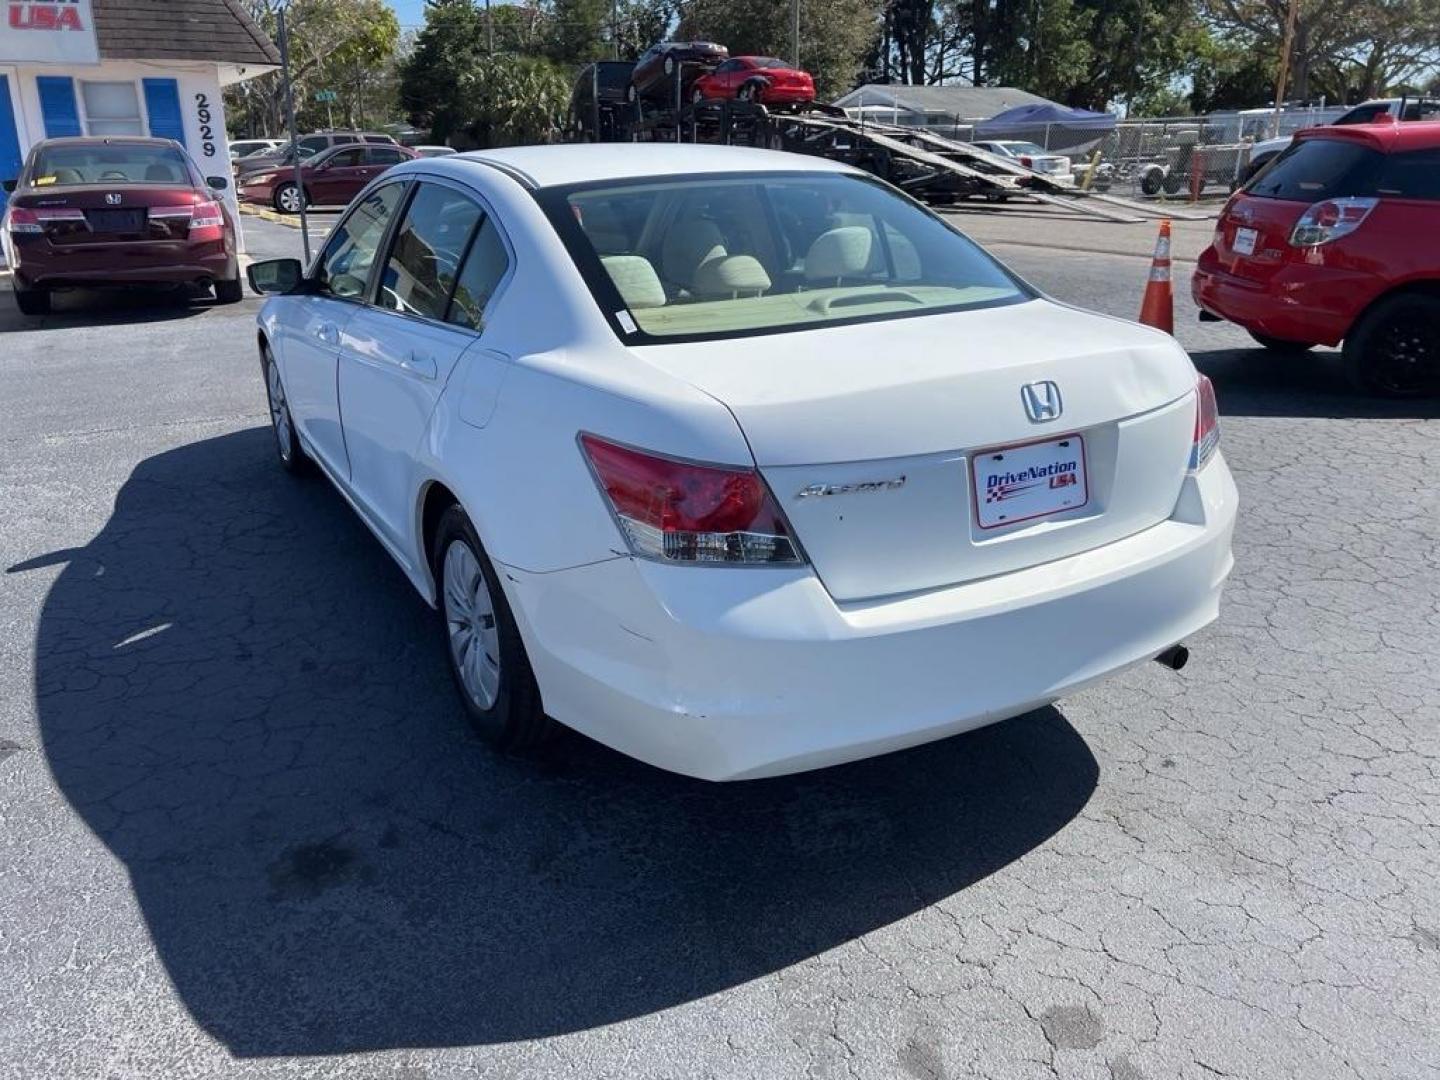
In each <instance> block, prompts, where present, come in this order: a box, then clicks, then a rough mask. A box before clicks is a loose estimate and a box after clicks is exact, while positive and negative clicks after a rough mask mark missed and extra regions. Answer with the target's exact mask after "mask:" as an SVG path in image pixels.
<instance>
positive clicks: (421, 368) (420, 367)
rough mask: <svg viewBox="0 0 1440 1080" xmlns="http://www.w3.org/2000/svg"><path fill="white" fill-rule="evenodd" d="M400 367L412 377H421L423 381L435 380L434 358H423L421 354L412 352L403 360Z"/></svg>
mask: <svg viewBox="0 0 1440 1080" xmlns="http://www.w3.org/2000/svg"><path fill="white" fill-rule="evenodd" d="M400 366H401V367H402V368H404V369H405V370H406V371H408V372H410V373H411V374H412V375H419V376H420V377H421V378H423V379H433V378H435V358H434V357H433V356H421V355H420V354H419V353H415V352H411V353H409V354H407V355H406V356H404V357H402V358H401V360H400Z"/></svg>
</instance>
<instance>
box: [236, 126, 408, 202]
mask: <svg viewBox="0 0 1440 1080" xmlns="http://www.w3.org/2000/svg"><path fill="white" fill-rule="evenodd" d="M419 156H420V155H419V154H417V153H416V152H415V151H414V150H411V149H410V148H409V147H407V146H387V145H381V144H372V143H363V144H362V143H352V144H350V145H348V146H336V147H332V148H331V149H329V150H324V151H321V152H320V153H318V154H316V155H315V156H314V157H312V158H310V159H309V160H308V161H306V162H305V163H304V164H302V165H301V166H300V184H301V187H299V188H297V187H296V186H295V166H294V165H277V166H275V168H273V169H266V170H264V171H263V172H257V173H253V174H251V175H250V176H246V177H242V178H241V180H240V197H241V198H242V199H245V200H246V201H247V202H255V203H265V204H267V205H269V206H273V207H274V208H275V209H276V210H279V211H281V212H282V213H286V214H295V213H299V211H300V205H301V201H302V194H301V193H302V191H303V201H304V203H305V205H307V206H345V205H346V204H347V203H349V202H350V200H351V199H353V198H354V197H355V196H356V195H358V194H360V190H361V188H363V187H364V186H365V185H366V184H368V183H370V181H371V180H373V179H375V177H377V176H379V175H380V174H381V173H382V172H384V171H385V170H386V169H388V168H390V166H391V165H399V164H400V162H402V161H409V160H410V159H411V158H415V157H419Z"/></svg>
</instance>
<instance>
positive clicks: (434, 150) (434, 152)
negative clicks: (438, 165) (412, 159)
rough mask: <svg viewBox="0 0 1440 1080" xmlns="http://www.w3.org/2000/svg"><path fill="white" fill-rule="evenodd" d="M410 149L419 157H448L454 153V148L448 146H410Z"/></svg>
mask: <svg viewBox="0 0 1440 1080" xmlns="http://www.w3.org/2000/svg"><path fill="white" fill-rule="evenodd" d="M410 149H412V150H414V151H415V152H416V153H417V154H419V155H420V156H421V157H449V156H450V155H451V154H453V153H455V149H454V148H453V147H450V146H412V147H411V148H410Z"/></svg>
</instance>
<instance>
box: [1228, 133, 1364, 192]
mask: <svg viewBox="0 0 1440 1080" xmlns="http://www.w3.org/2000/svg"><path fill="white" fill-rule="evenodd" d="M1384 161H1385V155H1384V154H1382V153H1380V152H1379V151H1378V150H1372V149H1371V148H1370V147H1368V146H1362V145H1360V144H1359V143H1353V142H1342V141H1341V140H1339V139H1308V140H1305V141H1302V142H1297V143H1294V144H1293V145H1291V147H1290V148H1289V149H1288V150H1286V151H1285V152H1284V153H1283V154H1281V155H1280V156H1279V157H1277V158H1276V159H1275V160H1274V161H1273V162H1271V163H1270V167H1269V168H1268V169H1264V170H1262V171H1261V172H1260V173H1259V174H1258V175H1257V176H1256V177H1255V179H1253V180H1251V181H1250V183H1249V185H1248V186H1247V187H1246V189H1245V191H1246V193H1247V194H1250V195H1258V196H1260V197H1261V198H1265V199H1285V200H1288V201H1290V202H1304V203H1315V202H1320V201H1322V200H1324V199H1338V198H1343V197H1345V196H1357V195H1360V196H1363V195H1372V194H1374V189H1375V183H1376V180H1377V179H1378V177H1379V174H1380V168H1381V166H1382V165H1383V163H1384Z"/></svg>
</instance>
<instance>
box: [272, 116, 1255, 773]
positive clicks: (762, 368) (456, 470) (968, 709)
mask: <svg viewBox="0 0 1440 1080" xmlns="http://www.w3.org/2000/svg"><path fill="white" fill-rule="evenodd" d="M250 273H251V282H252V284H253V285H254V287H255V288H256V289H257V290H258V291H261V292H264V293H269V294H271V296H270V299H269V300H268V301H267V302H266V303H265V305H264V307H263V308H262V310H261V313H260V317H259V350H260V357H261V362H262V364H263V368H264V376H265V382H266V386H267V388H268V391H269V401H270V412H271V416H272V419H273V422H274V429H275V436H276V441H277V444H278V448H279V457H280V462H281V464H283V465H284V466H285V467H286V468H287V469H291V470H293V469H296V468H298V467H300V466H301V465H302V462H310V463H313V464H314V465H315V466H316V467H318V468H319V470H320V471H321V472H323V473H324V474H325V475H326V476H327V477H329V479H330V480H331V481H332V482H333V483H334V485H335V486H336V487H337V488H338V489H339V490H340V492H341V494H342V495H343V496H344V497H345V498H346V499H347V500H348V501H349V502H350V503H351V505H352V506H353V507H354V508H355V510H356V511H357V512H358V513H359V515H360V517H361V518H362V519H364V521H365V523H366V524H367V525H368V526H369V527H370V529H371V530H372V531H373V532H374V534H375V536H376V537H377V538H378V539H379V541H380V543H381V544H383V545H384V547H385V548H386V550H388V551H389V552H390V554H391V555H392V556H393V557H394V558H395V560H396V562H398V563H399V564H400V566H401V567H402V568H403V569H404V571H405V573H406V574H407V575H409V577H410V580H411V581H412V582H414V585H415V588H416V589H418V590H419V592H420V594H421V595H422V596H423V597H424V598H425V599H426V600H427V601H429V602H431V603H433V604H435V606H436V607H437V608H438V609H439V612H440V621H441V623H442V625H443V630H444V636H445V641H446V648H447V655H448V657H449V663H450V666H451V668H452V671H453V674H454V676H455V682H456V686H457V688H458V690H459V695H460V698H461V700H462V701H463V703H464V707H465V709H466V710H467V711H468V713H469V715H470V717H471V718H472V719H473V721H474V723H475V725H476V727H477V728H478V729H479V730H480V731H481V733H482V734H484V735H486V736H487V737H488V738H489V739H490V740H491V741H492V742H494V743H496V744H498V745H500V746H508V747H517V746H522V745H527V744H533V743H535V742H537V741H539V740H540V739H542V738H543V737H544V736H545V735H546V734H547V733H548V731H549V730H550V728H551V726H552V725H553V724H554V723H555V722H557V721H558V722H559V723H561V724H565V725H568V726H569V727H572V728H576V729H578V730H580V731H582V732H584V733H585V734H587V735H590V736H592V737H593V738H595V739H598V740H599V741H600V742H603V743H606V744H608V745H610V746H612V747H615V748H617V749H619V750H621V751H623V752H625V753H627V754H631V755H633V756H635V757H637V758H640V759H642V760H644V761H647V762H651V763H653V764H655V765H658V766H660V767H662V768H666V769H672V770H675V771H677V772H681V773H687V774H690V775H693V776H699V777H705V778H709V779H714V780H729V779H740V778H748V777H759V776H771V775H776V774H781V773H787V772H796V771H799V770H803V769H811V768H815V767H817V766H822V765H827V764H830V763H834V762H841V761H847V760H851V759H855V758H860V757H865V756H868V755H873V754H880V753H884V752H886V751H890V750H895V749H898V748H900V747H905V746H911V745H914V744H916V743H921V742H925V741H927V740H931V739H938V738H942V737H944V736H947V735H952V734H954V733H956V732H961V731H966V730H969V729H971V728H975V727H979V726H980V725H983V724H989V723H993V722H995V721H998V720H1001V719H1003V718H1005V717H1009V716H1014V715H1016V714H1019V713H1022V712H1025V711H1027V710H1030V709H1033V708H1035V707H1037V706H1039V705H1042V704H1045V703H1047V702H1050V701H1053V700H1055V699H1056V698H1058V697H1060V696H1062V695H1065V694H1068V693H1071V692H1073V691H1075V690H1077V689H1079V688H1080V687H1083V686H1085V685H1087V684H1089V683H1091V682H1093V681H1095V680H1097V679H1100V678H1102V677H1104V676H1106V675H1109V674H1110V673H1112V672H1115V671H1117V670H1119V669H1121V668H1123V667H1125V666H1127V665H1129V664H1133V663H1135V662H1137V661H1141V660H1146V659H1150V658H1153V657H1156V656H1159V655H1162V654H1169V655H1172V656H1173V655H1175V654H1174V653H1172V652H1170V649H1171V647H1172V646H1174V645H1176V644H1177V643H1179V642H1181V641H1182V639H1184V638H1185V637H1186V635H1189V634H1192V633H1194V632H1195V631H1197V630H1199V629H1200V628H1201V627H1202V626H1204V625H1205V624H1207V623H1208V622H1210V621H1211V620H1212V619H1214V618H1215V616H1216V609H1217V605H1218V602H1219V597H1220V589H1221V585H1222V582H1223V581H1224V579H1225V576H1226V574H1227V573H1228V572H1229V570H1230V567H1231V556H1230V535H1231V531H1232V528H1233V525H1234V521H1235V508H1236V492H1235V486H1234V483H1233V481H1232V480H1231V477H1230V473H1229V471H1228V470H1227V468H1226V466H1225V461H1224V459H1223V457H1222V455H1221V454H1220V452H1219V450H1218V449H1217V442H1218V437H1219V431H1218V427H1217V417H1216V409H1215V399H1214V395H1213V392H1212V390H1211V387H1210V383H1209V382H1208V380H1206V379H1205V378H1204V377H1202V376H1199V375H1197V374H1196V371H1195V368H1194V367H1193V366H1192V365H1191V363H1190V360H1189V358H1188V357H1187V356H1186V354H1185V352H1184V351H1183V350H1182V349H1181V348H1180V347H1179V346H1178V345H1177V344H1176V343H1175V342H1174V341H1173V340H1172V339H1171V338H1170V337H1168V336H1166V335H1164V334H1162V333H1159V332H1157V331H1154V330H1150V329H1147V328H1145V327H1142V326H1136V325H1133V324H1131V323H1127V322H1123V321H1120V320H1117V319H1112V318H1106V317H1102V316H1099V315H1094V314H1091V313H1088V312H1085V311H1080V310H1077V309H1076V308H1073V307H1069V306H1067V305H1065V304H1060V303H1056V302H1055V301H1053V300H1049V299H1046V298H1045V297H1043V296H1041V295H1039V294H1038V293H1037V292H1036V291H1035V290H1034V289H1032V288H1031V287H1029V286H1028V285H1026V284H1025V283H1024V282H1023V281H1021V280H1019V279H1018V278H1017V277H1015V276H1014V275H1013V274H1012V273H1010V272H1009V271H1008V270H1006V269H1005V268H1004V267H1003V266H1001V265H1000V264H999V263H997V262H996V261H995V260H994V259H992V258H991V257H990V256H988V255H987V254H986V253H985V252H984V251H982V250H981V249H980V248H978V247H977V246H976V245H975V244H974V243H972V242H971V241H969V240H968V239H966V238H965V237H964V236H963V235H962V234H961V233H960V232H958V231H957V230H956V229H955V228H953V227H952V226H951V225H949V224H948V223H947V222H945V221H944V220H942V219H941V218H939V217H937V216H936V215H934V214H932V213H931V212H930V211H928V210H927V209H925V208H924V207H923V206H921V205H919V204H918V203H916V202H914V201H912V200H911V199H909V198H907V197H906V196H904V195H902V194H900V193H898V192H897V191H895V190H894V189H892V188H890V187H888V186H886V185H885V184H883V183H881V182H879V181H877V180H876V179H875V178H873V177H871V176H869V175H867V174H865V173H863V172H859V171H857V170H855V169H853V168H850V167H848V166H845V165H842V164H838V163H834V162H829V161H824V160H819V159H815V158H809V157H799V156H792V155H788V154H781V153H774V152H769V151H760V150H744V149H736V148H729V147H696V146H665V145H651V146H646V145H612V146H603V145H600V146H596V145H590V146H554V147H526V148H517V149H508V150H496V151H486V152H477V153H468V154H460V155H456V156H452V157H446V158H433V159H428V160H419V161H414V162H409V163H406V164H403V165H400V166H397V167H396V168H393V169H391V170H389V171H388V172H386V173H385V174H384V176H382V177H379V178H378V179H377V180H375V181H374V182H373V183H372V184H371V185H370V186H369V188H367V189H366V190H365V191H364V192H362V193H361V195H360V196H359V197H358V198H357V199H356V200H355V202H354V203H353V204H352V205H351V206H350V208H349V210H348V212H347V213H346V215H345V216H344V217H343V218H342V219H341V220H340V222H339V224H338V225H337V227H336V228H335V229H334V231H333V232H332V233H331V235H330V237H329V239H328V241H327V242H326V244H325V247H324V249H323V250H322V251H321V252H320V253H319V255H318V256H317V257H316V259H315V260H314V262H313V264H312V265H311V266H309V267H308V268H302V267H301V265H300V264H299V263H298V262H296V261H294V260H274V261H270V262H264V263H258V264H255V265H254V266H252V267H251V270H250Z"/></svg>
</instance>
